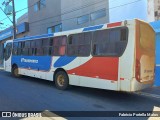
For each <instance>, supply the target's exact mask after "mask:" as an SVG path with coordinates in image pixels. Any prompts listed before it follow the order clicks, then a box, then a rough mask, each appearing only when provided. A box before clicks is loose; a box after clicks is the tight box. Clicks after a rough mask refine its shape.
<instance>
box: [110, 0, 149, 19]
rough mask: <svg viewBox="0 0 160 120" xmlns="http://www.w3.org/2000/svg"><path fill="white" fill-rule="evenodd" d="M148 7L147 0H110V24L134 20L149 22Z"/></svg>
mask: <svg viewBox="0 0 160 120" xmlns="http://www.w3.org/2000/svg"><path fill="white" fill-rule="evenodd" d="M147 5H148V4H147V0H140V1H137V0H110V12H109V14H110V16H109V18H110V22H116V21H122V20H126V19H134V18H138V19H142V20H145V21H147V20H148V18H147V7H148V6H147Z"/></svg>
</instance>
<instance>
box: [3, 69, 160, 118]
mask: <svg viewBox="0 0 160 120" xmlns="http://www.w3.org/2000/svg"><path fill="white" fill-rule="evenodd" d="M153 95H157V96H153ZM159 95H160V88H159V87H156V88H155V87H154V88H150V89H146V90H144V91H142V93H141V94H139V93H138V94H134V93H132V94H130V93H124V92H115V91H108V90H99V89H91V88H84V87H71V88H70V89H69V90H67V91H60V90H57V89H56V88H55V87H54V85H53V82H49V81H44V80H40V79H35V78H30V77H22V78H13V77H12V76H11V74H10V73H7V72H4V71H0V111H39V112H43V111H45V110H48V111H86V113H87V111H94V112H93V114H94V115H95V114H98V112H99V111H153V110H155V109H156V110H157V109H158V110H159V108H160V98H158V96H159ZM106 114H107V113H106ZM58 115H59V114H58ZM83 115H84V113H83ZM83 115H82V116H83ZM62 117H64V116H62ZM1 119H2V118H1ZM12 119H13V118H12ZM14 119H15V120H17V118H14ZM23 119H24V118H23ZM65 119H71V120H72V119H73V120H75V118H73V117H65ZM76 119H78V120H82V119H85V120H93V119H96V120H97V119H98V120H99V119H100V120H106V119H109V120H110V119H116V120H125V119H126V120H128V119H130V120H137V119H140V120H147V119H149V118H148V117H145V118H144V117H142V118H133V117H132V118H123V117H121V118H118V117H117V118H107V117H101V118H95V117H89V118H86V117H85V118H79V117H78V118H76ZM27 120H28V119H27Z"/></svg>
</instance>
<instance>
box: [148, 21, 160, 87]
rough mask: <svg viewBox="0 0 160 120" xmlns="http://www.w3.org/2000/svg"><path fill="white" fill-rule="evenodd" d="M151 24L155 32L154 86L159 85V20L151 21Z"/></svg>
mask: <svg viewBox="0 0 160 120" xmlns="http://www.w3.org/2000/svg"><path fill="white" fill-rule="evenodd" d="M150 24H151V26H152V27H153V28H154V30H155V32H156V69H155V76H156V77H155V86H160V79H159V78H160V20H159V21H155V22H151V23H150Z"/></svg>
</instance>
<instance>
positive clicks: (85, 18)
mask: <svg viewBox="0 0 160 120" xmlns="http://www.w3.org/2000/svg"><path fill="white" fill-rule="evenodd" d="M88 21H89V15H84V16H81V17H78V18H77V24H83V23H86V22H88Z"/></svg>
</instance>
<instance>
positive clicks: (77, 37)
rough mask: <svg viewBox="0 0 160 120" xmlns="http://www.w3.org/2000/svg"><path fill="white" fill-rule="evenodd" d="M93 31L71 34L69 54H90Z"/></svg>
mask: <svg viewBox="0 0 160 120" xmlns="http://www.w3.org/2000/svg"><path fill="white" fill-rule="evenodd" d="M90 43H91V33H90V32H88V33H79V34H73V35H69V37H68V48H67V54H68V55H69V56H89V55H90V46H91V45H90Z"/></svg>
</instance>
